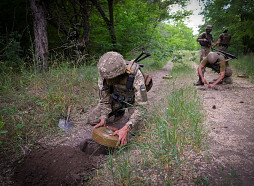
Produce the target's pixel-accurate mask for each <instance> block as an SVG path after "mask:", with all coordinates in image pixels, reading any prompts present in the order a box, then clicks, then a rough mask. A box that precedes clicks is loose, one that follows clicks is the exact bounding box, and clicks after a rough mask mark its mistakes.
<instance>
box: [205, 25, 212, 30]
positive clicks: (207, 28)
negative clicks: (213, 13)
mask: <svg viewBox="0 0 254 186" xmlns="http://www.w3.org/2000/svg"><path fill="white" fill-rule="evenodd" d="M212 28H213V26H212V25H207V26H206V28H205V29H206V30H212Z"/></svg>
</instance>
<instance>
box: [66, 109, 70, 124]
mask: <svg viewBox="0 0 254 186" xmlns="http://www.w3.org/2000/svg"><path fill="white" fill-rule="evenodd" d="M70 112H71V106H68V110H67V117H66V121H67V122H68V120H69V117H70Z"/></svg>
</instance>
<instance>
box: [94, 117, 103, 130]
mask: <svg viewBox="0 0 254 186" xmlns="http://www.w3.org/2000/svg"><path fill="white" fill-rule="evenodd" d="M105 126H106V119H104V118H102V119H101V121H100V123H98V124H97V125H95V126H94V127H93V128H94V129H95V128H99V127H105Z"/></svg>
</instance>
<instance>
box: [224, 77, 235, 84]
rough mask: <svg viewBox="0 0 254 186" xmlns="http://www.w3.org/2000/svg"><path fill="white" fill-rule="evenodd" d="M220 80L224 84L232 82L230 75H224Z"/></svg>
mask: <svg viewBox="0 0 254 186" xmlns="http://www.w3.org/2000/svg"><path fill="white" fill-rule="evenodd" d="M222 81H223V83H224V84H232V83H233V80H232V78H231V77H225V78H224V79H223V80H222Z"/></svg>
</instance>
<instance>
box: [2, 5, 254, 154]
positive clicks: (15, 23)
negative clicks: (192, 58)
mask: <svg viewBox="0 0 254 186" xmlns="http://www.w3.org/2000/svg"><path fill="white" fill-rule="evenodd" d="M188 3H189V1H188V0H176V1H175V0H174V1H173V0H55V1H50V0H30V1H28V0H13V1H7V0H2V1H0V8H1V12H0V72H1V75H0V80H1V81H0V91H1V93H0V95H1V98H0V102H1V105H0V147H1V148H2V149H4V150H3V151H1V153H2V154H1V155H4V156H5V155H7V156H6V157H8V154H9V153H10V152H12V153H13V152H16V153H17V154H19V153H20V152H22V151H24V150H25V147H28V146H30V145H32V144H33V143H34V142H35V141H36V139H38V138H40V137H42V136H44V135H46V134H47V135H48V134H51V133H54V132H56V131H57V130H56V128H57V122H58V121H59V119H60V118H62V117H63V116H64V115H65V112H66V108H67V106H68V105H73V106H74V111H73V112H80V110H79V109H80V108H82V109H83V111H86V109H87V108H88V105H90V104H94V99H93V96H92V94H97V92H96V91H94V90H93V89H92V87H96V78H97V69H96V64H97V61H98V59H99V57H100V56H101V55H102V54H103V53H105V52H108V51H112V50H114V51H118V52H120V53H121V54H122V55H123V56H124V57H125V58H126V59H133V58H134V57H136V56H137V55H139V54H140V52H141V51H142V50H144V49H145V50H146V51H148V52H150V53H151V54H152V57H151V58H150V59H149V61H148V62H147V64H146V70H154V69H159V68H161V67H163V66H164V65H165V63H166V62H168V59H169V58H172V57H173V56H175V55H176V53H175V52H176V51H179V50H190V51H196V50H199V49H200V46H199V43H197V42H196V38H197V35H193V31H192V29H191V28H188V27H187V26H186V25H185V24H184V19H186V18H188V16H190V15H191V14H192V12H191V11H186V10H185V7H186V5H187V4H188ZM200 3H204V7H203V9H202V12H201V14H202V15H204V21H205V24H204V25H200V29H199V31H200V33H201V32H204V31H205V27H206V25H207V24H211V25H213V31H212V33H213V35H214V38H215V40H217V38H218V36H219V34H221V33H222V27H224V26H226V27H228V29H229V33H230V34H231V35H232V42H231V45H230V47H229V49H228V52H230V53H232V54H235V55H237V56H240V55H245V56H246V55H251V53H252V52H253V50H254V46H253V45H254V14H253V12H254V2H253V1H251V0H244V1H242V0H235V1H231V0H212V1H200ZM174 4H178V5H180V6H181V7H182V10H181V11H177V12H175V13H171V5H174ZM178 57H179V56H178ZM251 68H252V69H253V65H251V64H250V66H247V70H250V69H251ZM250 73H252V75H253V71H252V72H250ZM89 88H90V89H89ZM1 157H2V156H1Z"/></svg>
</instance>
